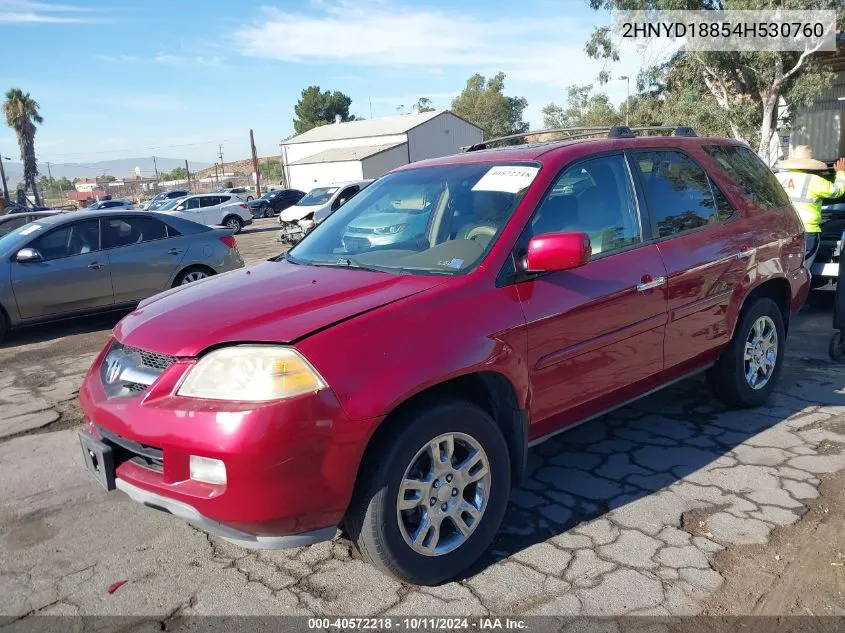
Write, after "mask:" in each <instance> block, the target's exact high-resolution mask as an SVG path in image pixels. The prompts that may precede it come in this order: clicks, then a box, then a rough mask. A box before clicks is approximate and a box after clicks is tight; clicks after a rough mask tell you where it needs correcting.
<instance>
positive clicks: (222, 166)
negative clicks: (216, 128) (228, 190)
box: [217, 143, 226, 176]
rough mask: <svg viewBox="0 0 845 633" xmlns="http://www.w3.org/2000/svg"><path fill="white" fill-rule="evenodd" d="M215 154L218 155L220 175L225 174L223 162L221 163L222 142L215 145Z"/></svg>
mask: <svg viewBox="0 0 845 633" xmlns="http://www.w3.org/2000/svg"><path fill="white" fill-rule="evenodd" d="M217 155H218V156H219V157H220V175H221V176H225V175H226V168H225V167H224V163H223V144H222V143H221V144H220V145H218V146H217Z"/></svg>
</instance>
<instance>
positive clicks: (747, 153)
mask: <svg viewBox="0 0 845 633" xmlns="http://www.w3.org/2000/svg"><path fill="white" fill-rule="evenodd" d="M702 149H704V151H705V152H707V153H708V154H710V156H712V157H713V158H714V159H715V160H716V162H717V163H719V165H720V166H721V167H722V169H724V170H725V172H726V173H727V175H728V176H729V177H730V178H731V179H733V180H735V181H736V182H737V183H738V184H739V185H740V186H741V187H742V188H743V190H744V191H745V193H746V194H747V195H748V197H749V198H750V199H751V201H752V202H754V204H756V205H757V206H758V207H760V208H761V209H779V208H781V207H788V206H789V197H788V196H787V195H786V191H784V190H783V187H781V185H780V183H779V182H778V179H777V178H776V177H775V175H774V173H772V170H771V169H769V168H768V167H766V165H765V163H763V161H762V160H760V157H759V156H757V154H755V153H754V152H752V151H751V150H750V149H748V148H747V147H741V146H736V145H705V146H704V147H703V148H702Z"/></svg>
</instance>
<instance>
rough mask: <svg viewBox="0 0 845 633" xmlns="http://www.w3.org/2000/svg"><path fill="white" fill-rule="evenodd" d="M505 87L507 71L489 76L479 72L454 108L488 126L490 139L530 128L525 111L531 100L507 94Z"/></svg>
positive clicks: (463, 116)
mask: <svg viewBox="0 0 845 633" xmlns="http://www.w3.org/2000/svg"><path fill="white" fill-rule="evenodd" d="M504 89H505V73H502V72H500V73H497V74H496V75H494V76H493V77H490V78H489V79H486V78H485V77H484V76H483V75H480V74H478V73H476V74H474V75H473V76H472V77H470V78H469V79H467V85H466V88H464V89H463V92H461V94H459V95H458V96H457V97H455V99H454V100H453V101H452V112H454V113H455V114H457V115H458V116H459V117H462V118H464V119H466V120H467V121H469V122H470V123H474V124H475V125H477V126H478V127H480V128H481V129H482V130H484V138H487V139H490V138H495V137H497V136H507V135H509V134H518V133H520V132H527V131H528V123H526V122H525V121H523V120H522V113H523V112H524V111H525V108H526V107H527V106H528V101H526V99H525V98H524V97H508V96H505V94H504Z"/></svg>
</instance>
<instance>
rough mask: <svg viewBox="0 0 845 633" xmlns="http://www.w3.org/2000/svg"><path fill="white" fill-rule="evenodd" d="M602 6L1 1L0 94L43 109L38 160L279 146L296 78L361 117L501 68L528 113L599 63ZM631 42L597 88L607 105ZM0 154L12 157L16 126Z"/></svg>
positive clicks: (587, 79) (235, 155)
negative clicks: (10, 93)
mask: <svg viewBox="0 0 845 633" xmlns="http://www.w3.org/2000/svg"><path fill="white" fill-rule="evenodd" d="M609 24H610V14H609V13H606V12H599V11H593V10H592V9H590V8H589V6H588V5H587V2H586V0H523V1H522V2H520V3H513V2H510V1H509V2H506V1H503V0H463V1H462V2H460V3H456V2H454V1H451V2H450V1H446V0H392V1H388V0H296V1H289V0H259V1H253V0H239V1H238V2H232V1H231V0H205V1H203V2H197V1H195V0H144V1H143V2H141V1H140V0H111V1H104V0H94V1H90V2H89V1H87V0H67V2H63V3H58V2H52V1H49V0H40V1H35V0H0V41H2V42H3V46H2V51H3V52H2V53H0V90H2V91H3V92H5V90H7V89H8V88H12V87H17V88H21V89H22V90H24V91H25V92H29V93H30V94H31V95H32V96H33V97H34V98H35V99H36V100H37V101H38V103H39V104H40V111H41V114H42V116H43V117H44V124H43V125H42V126H41V127H40V128H39V130H38V134H37V137H36V150H37V154H38V159H39V163H43V162H45V161H51V162H54V163H66V162H74V163H84V162H94V161H100V160H109V159H114V158H128V157H137V156H150V155H158V156H165V157H168V158H178V159H188V160H191V161H202V162H206V163H213V162H215V161H216V160H219V158H218V156H217V153H218V151H219V149H218V146H219V145H221V144H222V146H223V148H222V151H223V157H224V160H225V161H229V160H237V159H243V158H247V157H248V156H249V130H250V128H252V129H253V130H254V132H255V139H256V145H257V148H258V153H259V155H272V154H278V152H279V143H280V142H281V140H282V139H284V138H286V137H288V136H290V135H291V134H292V133H293V124H292V120H293V117H294V111H293V109H294V105H295V104H296V102H297V100H298V99H299V97H300V94H301V92H302V90H303V89H304V88H306V87H307V86H310V85H319V86H320V88H321V89H323V90H326V89H330V90H340V91H342V92H344V93H346V94H347V95H349V96H350V97H351V98H352V107H351V112H352V113H353V114H355V115H357V116H363V117H365V118H372V117H379V116H389V115H394V114H397V108H398V107H400V106H404V107H405V110H406V111H409V110H410V107H411V106H412V104H413V103H415V102H416V100H417V99H418V98H419V97H427V98H429V99H431V100H432V102H433V104H434V106H435V107H436V108H438V109H445V108H448V107H449V105H450V103H451V100H452V98H453V97H454V96H456V95H457V94H458V93H460V91H461V90H462V88H463V87H464V85H465V84H466V80H467V78H468V77H469V76H470V75H472V74H473V73H475V72H480V73H482V74H484V75H486V76H489V75H493V74H495V73H496V72H497V71H500V70H501V71H504V72H505V73H506V75H507V78H506V81H505V93H506V94H508V95H512V96H523V97H525V98H526V99H527V100H528V104H529V105H528V109H527V110H526V112H525V119H526V120H527V121H529V122H530V123H531V127H532V128H539V127H541V124H542V116H541V113H540V112H541V109H542V107H543V106H544V105H546V104H547V103H549V102H551V101H555V102H557V103H563V102H565V100H566V87H567V86H568V85H571V84H585V83H594V82H595V79H596V76H597V75H598V73H599V72H600V71H601V70H602V69H603V68H606V66H605V64H604V63H602V62H598V61H594V60H590V59H589V58H588V57H587V55H586V53H584V44H585V42H586V40H587V39H588V37H589V35H590V33H591V32H592V30H593V28H594V27H595V26H598V25H609ZM650 61H653V60H650V59H646V58H644V57H643V56H641V55H640V54H637V53H636V52H632V53H630V54H625V55H623V58H622V61H621V62H619V63H617V64H613V65H612V66H611V67H609V70H611V72H612V73H613V74H614V78H613V79H612V80H611V81H610V83H609V84H607V85H606V86H604V87H603V88H601V90H603V91H605V92H607V93H608V94H609V95H610V97H611V99H612V100H613V101H614V102H615V103H621V102H622V101H623V100H624V99H625V96H626V82H625V81H623V80H619V79H618V77H619V76H621V75H629V76H630V77H631V88H632V90H633V88H634V85H633V84H634V79H635V77H636V74H637V71H638V70H639V68H640V66H642V65H644V64H646V63H648V62H650ZM0 152H2V153H3V154H4V155H6V156H12V157H13V158H15V159H17V157H18V151H17V143H16V141H15V137H14V135H13V133H12V131H11V130H10V129H9V128H7V127H5V126H3V127H0Z"/></svg>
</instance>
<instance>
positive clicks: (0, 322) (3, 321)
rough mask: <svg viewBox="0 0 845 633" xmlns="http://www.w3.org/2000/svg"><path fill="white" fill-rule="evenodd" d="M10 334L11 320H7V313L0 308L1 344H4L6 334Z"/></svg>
mask: <svg viewBox="0 0 845 633" xmlns="http://www.w3.org/2000/svg"><path fill="white" fill-rule="evenodd" d="M8 332H9V320H8V319H7V318H6V312H5V311H4V310H3V308H2V307H0V343H2V342H3V339H4V338H5V337H6V334H7V333H8Z"/></svg>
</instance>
